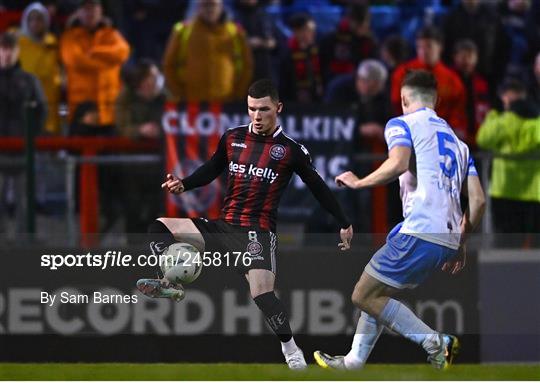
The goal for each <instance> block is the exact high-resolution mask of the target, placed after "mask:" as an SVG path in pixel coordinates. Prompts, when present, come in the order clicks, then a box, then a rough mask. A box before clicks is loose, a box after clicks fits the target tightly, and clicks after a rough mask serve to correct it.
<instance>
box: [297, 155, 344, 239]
mask: <svg viewBox="0 0 540 383" xmlns="http://www.w3.org/2000/svg"><path fill="white" fill-rule="evenodd" d="M295 156H296V157H297V158H296V159H295V160H296V161H295V162H296V166H295V169H294V170H295V172H296V173H297V174H298V175H299V176H300V178H301V179H302V181H304V183H305V184H306V185H307V187H308V188H309V190H311V192H312V193H313V196H314V197H315V198H316V199H317V201H319V203H320V204H321V206H322V207H323V208H324V209H325V210H326V211H327V212H329V213H330V214H331V215H333V216H334V218H335V219H336V221H337V222H339V225H340V226H341V228H343V229H345V228H347V227H349V226H350V221H349V219H348V218H347V216H346V215H345V213H344V212H343V209H342V207H341V205H340V203H339V202H338V200H337V199H336V197H335V195H334V193H332V191H331V190H330V188H329V187H328V185H327V184H326V182H324V180H323V179H322V178H321V176H320V175H319V173H318V172H317V170H316V169H315V166H313V162H312V161H311V156H310V155H309V152H308V150H307V149H306V148H305V146H304V145H300V146H299V150H297V153H296V154H295Z"/></svg>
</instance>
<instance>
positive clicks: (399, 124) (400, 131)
mask: <svg viewBox="0 0 540 383" xmlns="http://www.w3.org/2000/svg"><path fill="white" fill-rule="evenodd" d="M384 139H385V140H386V144H387V145H388V150H390V149H392V148H393V147H394V146H407V147H409V148H412V146H413V143H412V137H411V130H410V129H409V125H408V124H407V123H406V122H405V121H404V120H403V119H401V118H392V119H391V120H390V121H388V122H387V123H386V127H385V128H384Z"/></svg>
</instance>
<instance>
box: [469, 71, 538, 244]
mask: <svg viewBox="0 0 540 383" xmlns="http://www.w3.org/2000/svg"><path fill="white" fill-rule="evenodd" d="M500 97H501V100H502V102H503V106H504V110H503V111H497V110H492V111H490V112H489V113H488V115H487V116H486V119H485V120H484V122H483V123H482V125H481V126H480V129H479V130H478V134H477V137H476V140H477V144H478V146H479V147H480V148H482V149H485V150H490V151H493V152H494V154H495V158H494V159H493V166H492V172H491V186H490V190H489V193H490V195H491V197H492V201H493V204H492V212H493V220H494V224H495V231H496V232H499V233H540V115H539V112H538V106H536V105H535V104H531V103H530V102H528V101H527V100H526V91H525V86H524V85H523V84H522V83H520V82H518V81H515V80H511V81H506V82H505V83H504V84H503V87H502V88H501V92H500Z"/></svg>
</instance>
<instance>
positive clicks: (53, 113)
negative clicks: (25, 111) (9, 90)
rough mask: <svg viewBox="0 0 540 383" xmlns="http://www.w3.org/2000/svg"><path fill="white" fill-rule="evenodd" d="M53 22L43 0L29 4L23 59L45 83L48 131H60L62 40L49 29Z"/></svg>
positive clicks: (22, 41) (23, 25)
mask: <svg viewBox="0 0 540 383" xmlns="http://www.w3.org/2000/svg"><path fill="white" fill-rule="evenodd" d="M49 25H50V17H49V13H48V12H47V9H46V8H45V7H44V6H43V5H42V4H41V3H38V2H36V3H32V4H30V5H29V6H28V7H26V9H25V10H24V12H23V16H22V20H21V33H20V36H19V48H20V53H19V60H20V63H21V67H22V69H23V70H25V71H26V72H28V73H31V74H33V75H34V76H36V77H37V79H38V80H39V81H40V83H41V87H42V88H43V92H44V93H45V97H46V99H47V104H48V110H49V113H48V115H47V120H46V122H45V126H44V130H45V131H46V132H47V133H53V134H54V133H59V132H60V118H59V115H58V106H59V103H60V86H61V77H60V61H59V54H58V41H57V40H56V37H55V36H54V35H53V34H52V33H50V32H49Z"/></svg>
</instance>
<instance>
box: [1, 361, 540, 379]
mask: <svg viewBox="0 0 540 383" xmlns="http://www.w3.org/2000/svg"><path fill="white" fill-rule="evenodd" d="M0 380H540V364H537V365H511V364H507V365H467V364H462V365H455V366H452V367H451V368H450V369H449V370H447V371H437V370H434V369H433V368H431V367H430V366H429V365H406V364H399V365H398V364H372V365H367V366H366V367H365V368H364V369H363V370H360V371H331V370H324V369H322V368H320V367H318V366H313V365H311V366H309V368H308V369H307V370H305V371H302V372H296V371H290V370H289V369H288V368H287V367H286V366H285V365H284V364H233V363H223V364H191V363H177V364H157V363H156V364H143V363H140V364H129V363H94V364H89V363H0Z"/></svg>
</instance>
